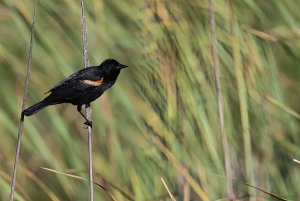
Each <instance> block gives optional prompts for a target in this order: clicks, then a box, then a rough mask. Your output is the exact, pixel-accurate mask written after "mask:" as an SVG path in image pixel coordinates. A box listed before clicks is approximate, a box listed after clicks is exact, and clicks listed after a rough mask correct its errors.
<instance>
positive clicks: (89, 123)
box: [84, 121, 93, 128]
mask: <svg viewBox="0 0 300 201" xmlns="http://www.w3.org/2000/svg"><path fill="white" fill-rule="evenodd" d="M84 124H85V125H87V126H89V127H91V128H92V127H93V122H92V121H86V122H84Z"/></svg>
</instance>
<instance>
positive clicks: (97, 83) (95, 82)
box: [83, 78, 104, 86]
mask: <svg viewBox="0 0 300 201" xmlns="http://www.w3.org/2000/svg"><path fill="white" fill-rule="evenodd" d="M103 79H104V78H101V79H100V80H83V82H84V83H86V84H90V85H93V86H100V85H101V84H102V82H103Z"/></svg>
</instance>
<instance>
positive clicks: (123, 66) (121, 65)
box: [118, 64, 128, 69]
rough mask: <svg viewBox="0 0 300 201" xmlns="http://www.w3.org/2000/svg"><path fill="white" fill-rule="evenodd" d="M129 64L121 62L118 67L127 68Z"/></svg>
mask: <svg viewBox="0 0 300 201" xmlns="http://www.w3.org/2000/svg"><path fill="white" fill-rule="evenodd" d="M127 67H128V66H126V65H124V64H119V66H118V68H119V69H122V68H127Z"/></svg>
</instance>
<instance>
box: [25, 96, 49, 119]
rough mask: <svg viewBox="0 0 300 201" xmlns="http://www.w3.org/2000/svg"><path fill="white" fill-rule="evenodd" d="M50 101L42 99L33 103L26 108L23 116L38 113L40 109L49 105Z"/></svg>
mask: <svg viewBox="0 0 300 201" xmlns="http://www.w3.org/2000/svg"><path fill="white" fill-rule="evenodd" d="M48 105H49V103H47V102H46V101H44V100H43V101H41V102H38V103H36V104H34V105H32V106H31V107H29V108H27V109H25V110H24V111H23V112H22V116H23V115H25V116H31V115H33V114H35V113H37V112H38V111H40V110H41V109H43V108H44V107H46V106H48Z"/></svg>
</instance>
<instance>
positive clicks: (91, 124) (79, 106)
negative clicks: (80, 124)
mask: <svg viewBox="0 0 300 201" xmlns="http://www.w3.org/2000/svg"><path fill="white" fill-rule="evenodd" d="M81 108H82V105H78V106H77V111H78V112H79V113H80V115H81V116H83V118H84V119H85V120H86V122H84V124H85V125H87V126H90V127H91V128H92V127H93V122H92V121H90V120H88V119H87V118H86V116H85V115H84V114H83V113H82V112H81Z"/></svg>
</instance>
